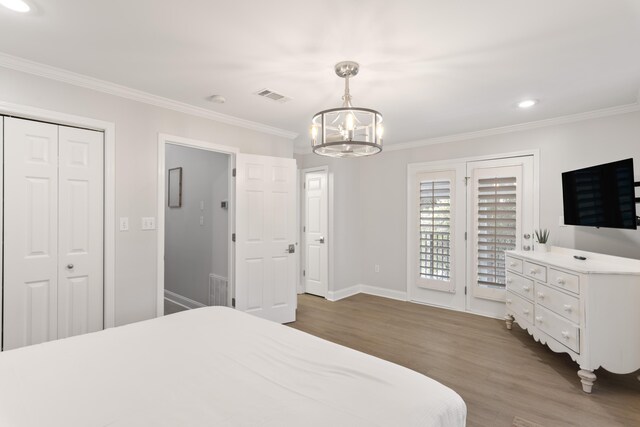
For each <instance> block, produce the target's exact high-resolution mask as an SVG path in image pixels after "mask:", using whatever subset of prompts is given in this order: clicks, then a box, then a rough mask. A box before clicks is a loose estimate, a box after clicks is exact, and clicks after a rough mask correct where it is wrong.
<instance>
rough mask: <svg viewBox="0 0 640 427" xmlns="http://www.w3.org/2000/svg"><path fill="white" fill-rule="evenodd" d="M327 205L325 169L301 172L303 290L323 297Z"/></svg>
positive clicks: (325, 268) (325, 293)
mask: <svg viewBox="0 0 640 427" xmlns="http://www.w3.org/2000/svg"><path fill="white" fill-rule="evenodd" d="M328 212H329V211H328V207H327V172H326V171H313V172H306V173H305V174H304V229H303V236H304V243H303V244H304V257H305V259H304V261H305V265H304V276H303V277H304V289H305V292H306V293H308V294H313V295H318V296H321V297H326V296H327V291H328V276H329V270H328V262H327V260H328V250H327V248H328V246H327V231H328V220H327V217H328Z"/></svg>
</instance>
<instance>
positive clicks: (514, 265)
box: [509, 262, 518, 267]
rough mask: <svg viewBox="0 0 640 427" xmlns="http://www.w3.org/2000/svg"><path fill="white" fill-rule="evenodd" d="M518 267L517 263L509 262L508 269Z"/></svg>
mask: <svg viewBox="0 0 640 427" xmlns="http://www.w3.org/2000/svg"><path fill="white" fill-rule="evenodd" d="M517 265H518V263H517V262H510V263H509V267H516V266H517Z"/></svg>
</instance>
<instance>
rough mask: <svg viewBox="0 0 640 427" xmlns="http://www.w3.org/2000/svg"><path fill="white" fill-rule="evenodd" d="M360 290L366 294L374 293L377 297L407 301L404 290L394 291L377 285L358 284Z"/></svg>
mask: <svg viewBox="0 0 640 427" xmlns="http://www.w3.org/2000/svg"><path fill="white" fill-rule="evenodd" d="M359 286H360V292H362V293H363V294H368V295H375V296H378V297H384V298H390V299H395V300H398V301H407V292H406V291H396V290H394V289H387V288H380V287H377V286H369V285H359Z"/></svg>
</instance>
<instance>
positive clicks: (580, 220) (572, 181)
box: [562, 159, 637, 230]
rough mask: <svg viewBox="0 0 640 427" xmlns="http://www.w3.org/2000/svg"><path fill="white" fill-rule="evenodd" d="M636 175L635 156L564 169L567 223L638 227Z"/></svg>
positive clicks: (564, 201) (563, 189) (563, 193)
mask: <svg viewBox="0 0 640 427" xmlns="http://www.w3.org/2000/svg"><path fill="white" fill-rule="evenodd" d="M633 178H634V175H633V159H626V160H620V161H618V162H612V163H605V164H602V165H597V166H592V167H589V168H584V169H578V170H574V171H570V172H564V173H563V174H562V198H563V204H564V223H565V224H568V225H583V226H588V227H608V228H629V229H634V230H635V229H637V220H636V215H637V214H636V202H635V186H634V179H633Z"/></svg>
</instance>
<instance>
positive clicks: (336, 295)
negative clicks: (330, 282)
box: [327, 285, 362, 301]
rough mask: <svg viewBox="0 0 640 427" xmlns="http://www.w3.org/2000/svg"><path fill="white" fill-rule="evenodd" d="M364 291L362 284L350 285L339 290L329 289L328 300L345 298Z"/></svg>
mask: <svg viewBox="0 0 640 427" xmlns="http://www.w3.org/2000/svg"><path fill="white" fill-rule="evenodd" d="M361 291H362V286H361V285H354V286H349V287H348V288H344V289H340V290H337V291H328V292H327V300H329V301H339V300H341V299H344V298H349V297H351V296H353V295H357V294H359V293H360V292H361Z"/></svg>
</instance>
